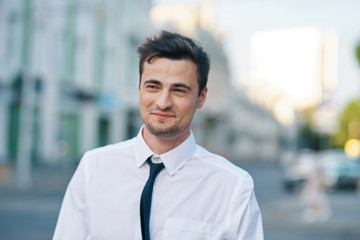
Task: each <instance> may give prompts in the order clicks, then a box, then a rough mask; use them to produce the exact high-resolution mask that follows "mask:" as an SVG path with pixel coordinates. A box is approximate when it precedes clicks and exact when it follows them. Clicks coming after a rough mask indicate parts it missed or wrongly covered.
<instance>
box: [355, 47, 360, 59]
mask: <svg viewBox="0 0 360 240" xmlns="http://www.w3.org/2000/svg"><path fill="white" fill-rule="evenodd" d="M355 54H356V58H357V60H358V63H359V64H360V43H359V44H358V45H357V47H356V49H355Z"/></svg>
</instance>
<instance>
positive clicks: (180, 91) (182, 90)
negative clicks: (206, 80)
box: [174, 88, 186, 93]
mask: <svg viewBox="0 0 360 240" xmlns="http://www.w3.org/2000/svg"><path fill="white" fill-rule="evenodd" d="M174 91H175V92H179V93H185V92H186V91H185V90H184V89H180V88H176V89H174Z"/></svg>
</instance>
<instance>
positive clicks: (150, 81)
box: [144, 79, 162, 85]
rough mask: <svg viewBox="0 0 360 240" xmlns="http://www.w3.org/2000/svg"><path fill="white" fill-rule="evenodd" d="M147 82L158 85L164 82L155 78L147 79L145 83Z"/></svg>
mask: <svg viewBox="0 0 360 240" xmlns="http://www.w3.org/2000/svg"><path fill="white" fill-rule="evenodd" d="M145 84H157V85H162V83H161V82H160V81H158V80H155V79H149V80H146V81H144V85H145Z"/></svg>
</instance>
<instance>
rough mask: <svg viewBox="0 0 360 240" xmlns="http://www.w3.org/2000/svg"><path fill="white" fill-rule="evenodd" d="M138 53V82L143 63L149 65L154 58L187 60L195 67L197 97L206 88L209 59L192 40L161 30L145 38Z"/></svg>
mask: <svg viewBox="0 0 360 240" xmlns="http://www.w3.org/2000/svg"><path fill="white" fill-rule="evenodd" d="M138 53H139V55H140V59H139V74H140V81H141V76H142V73H143V70H144V63H145V61H147V62H148V63H150V61H151V60H152V59H154V58H156V57H163V58H168V59H173V60H181V59H189V60H191V61H193V62H194V63H195V64H196V66H197V73H198V79H197V80H198V83H199V93H198V95H199V96H200V94H201V92H202V90H203V89H204V88H205V87H206V84H207V80H208V75H209V70H210V59H209V57H208V54H207V53H206V52H205V51H204V50H203V48H202V47H201V46H200V44H199V43H196V42H195V41H194V40H192V39H190V38H188V37H185V36H182V35H180V34H178V33H171V32H168V31H164V30H163V31H161V32H160V33H159V34H158V35H154V36H153V37H150V38H147V39H146V41H145V42H144V43H143V44H142V45H140V46H139V47H138Z"/></svg>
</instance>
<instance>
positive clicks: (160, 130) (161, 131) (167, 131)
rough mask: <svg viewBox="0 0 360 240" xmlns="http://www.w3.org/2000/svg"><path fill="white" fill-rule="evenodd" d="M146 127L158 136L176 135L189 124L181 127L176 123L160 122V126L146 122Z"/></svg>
mask: <svg viewBox="0 0 360 240" xmlns="http://www.w3.org/2000/svg"><path fill="white" fill-rule="evenodd" d="M145 125H146V128H147V129H148V130H149V132H150V133H151V134H152V135H154V136H157V137H167V138H168V137H175V136H177V135H179V134H180V133H182V132H183V131H184V130H185V129H186V128H187V127H188V126H185V127H183V128H180V127H178V126H176V125H174V126H169V127H166V126H162V125H163V123H159V124H158V125H159V126H155V125H153V124H151V123H145Z"/></svg>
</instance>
